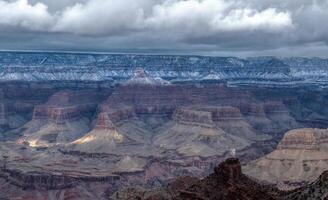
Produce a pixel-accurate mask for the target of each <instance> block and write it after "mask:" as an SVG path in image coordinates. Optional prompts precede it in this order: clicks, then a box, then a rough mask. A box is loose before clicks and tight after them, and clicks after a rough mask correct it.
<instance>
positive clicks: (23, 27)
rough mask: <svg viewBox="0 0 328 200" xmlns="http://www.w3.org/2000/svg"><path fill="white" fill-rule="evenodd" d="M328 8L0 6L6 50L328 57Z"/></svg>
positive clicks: (232, 3)
mask: <svg viewBox="0 0 328 200" xmlns="http://www.w3.org/2000/svg"><path fill="white" fill-rule="evenodd" d="M327 22H328V0H0V49H2V50H48V51H99V52H107V51H109V52H145V53H179V54H206V55H232V56H256V55H278V56H320V57H328V46H327V43H328V25H327Z"/></svg>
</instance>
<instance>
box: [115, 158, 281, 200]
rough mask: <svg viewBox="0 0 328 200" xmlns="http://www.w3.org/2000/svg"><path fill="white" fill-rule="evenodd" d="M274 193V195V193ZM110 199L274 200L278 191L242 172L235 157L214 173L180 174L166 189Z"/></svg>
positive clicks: (130, 191)
mask: <svg viewBox="0 0 328 200" xmlns="http://www.w3.org/2000/svg"><path fill="white" fill-rule="evenodd" d="M275 192H276V193H277V194H276V193H275ZM110 199H111V200H123V199H125V200H130V199H131V200H132V199H141V200H173V199H174V200H180V199H181V200H194V199H200V200H203V199H204V200H205V199H208V200H237V199H252V200H256V199H258V200H260V199H261V200H264V199H265V200H274V199H278V191H275V189H274V188H270V187H269V186H262V185H260V184H259V183H257V182H255V181H253V180H251V179H249V178H248V177H247V176H245V175H244V174H242V172H241V165H240V162H239V160H238V159H235V158H230V159H227V160H226V161H224V162H222V163H220V164H219V165H218V166H217V167H216V168H215V169H214V173H212V174H211V175H209V176H208V177H206V178H204V179H202V180H197V179H194V178H191V177H183V178H179V179H178V180H176V181H174V182H172V183H171V184H169V185H168V186H167V187H166V188H162V189H157V190H156V189H155V190H152V191H146V190H142V189H127V190H123V191H121V192H118V193H116V194H114V195H112V197H111V198H110Z"/></svg>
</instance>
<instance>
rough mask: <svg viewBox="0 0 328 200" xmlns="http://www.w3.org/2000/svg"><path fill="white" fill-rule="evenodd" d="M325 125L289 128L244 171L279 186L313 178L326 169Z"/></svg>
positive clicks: (327, 132) (297, 183)
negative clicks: (270, 151) (270, 149)
mask: <svg viewBox="0 0 328 200" xmlns="http://www.w3.org/2000/svg"><path fill="white" fill-rule="evenodd" d="M327 136H328V131H327V129H297V130H292V131H289V132H287V133H286V134H285V136H284V138H283V139H282V140H281V142H280V143H279V145H278V147H277V149H276V150H275V151H273V152H272V153H270V154H268V155H266V156H264V157H263V158H261V159H259V160H256V161H254V162H251V163H250V164H248V165H247V166H246V167H245V172H246V174H249V175H250V176H254V177H256V178H258V179H260V180H264V181H269V182H272V183H278V184H280V185H281V187H284V186H288V185H290V186H293V185H296V186H297V185H302V184H303V183H305V182H309V181H314V180H315V179H317V178H318V177H319V175H320V174H321V173H322V172H323V171H325V170H326V169H327V167H328V166H327V163H326V160H327V159H328V157H327V147H326V146H327V142H328V141H327Z"/></svg>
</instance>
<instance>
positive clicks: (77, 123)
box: [23, 91, 96, 146]
mask: <svg viewBox="0 0 328 200" xmlns="http://www.w3.org/2000/svg"><path fill="white" fill-rule="evenodd" d="M95 100H96V96H95V93H93V92H90V91H80V92H79V91H76V92H73V91H61V92H58V93H56V94H54V95H53V96H51V97H50V99H49V100H48V101H47V102H46V103H45V104H43V105H38V106H36V107H35V108H34V112H33V118H32V120H31V121H30V122H28V123H27V124H25V125H24V127H23V129H24V132H23V133H24V136H25V140H26V141H27V142H29V143H30V145H31V146H48V145H49V144H56V143H64V142H70V141H73V140H75V139H77V138H79V137H81V136H82V135H83V134H85V133H86V132H87V131H88V130H89V123H90V117H91V116H92V112H94V110H95V106H96V102H95Z"/></svg>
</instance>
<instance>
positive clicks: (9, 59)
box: [0, 52, 328, 85]
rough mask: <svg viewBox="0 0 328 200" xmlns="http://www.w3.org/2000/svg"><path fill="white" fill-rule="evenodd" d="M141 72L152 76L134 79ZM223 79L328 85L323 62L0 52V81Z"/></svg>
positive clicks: (326, 61)
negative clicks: (136, 72) (142, 70)
mask: <svg viewBox="0 0 328 200" xmlns="http://www.w3.org/2000/svg"><path fill="white" fill-rule="evenodd" d="M138 68H143V69H144V70H145V73H146V74H148V75H149V77H152V78H151V79H149V78H148V79H147V77H143V78H140V77H139V78H138V77H134V71H135V69H138ZM129 79H130V81H131V80H132V81H134V82H145V81H146V82H150V83H151V82H154V81H155V82H157V83H159V82H162V83H163V84H164V83H166V81H174V80H179V81H183V80H186V81H190V80H195V81H199V80H225V81H227V82H233V83H238V82H242V83H243V84H247V83H249V84H261V83H265V84H267V83H272V84H274V83H277V84H281V83H284V82H285V83H287V82H288V83H290V84H309V83H311V84H317V83H318V84H321V85H322V84H326V83H327V84H328V59H322V58H296V57H292V58H277V57H255V58H245V59H241V58H236V57H207V56H169V55H127V54H121V55H120V54H112V55H110V54H108V55H106V54H73V53H22V52H0V81H61V80H67V81H127V80H129Z"/></svg>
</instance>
